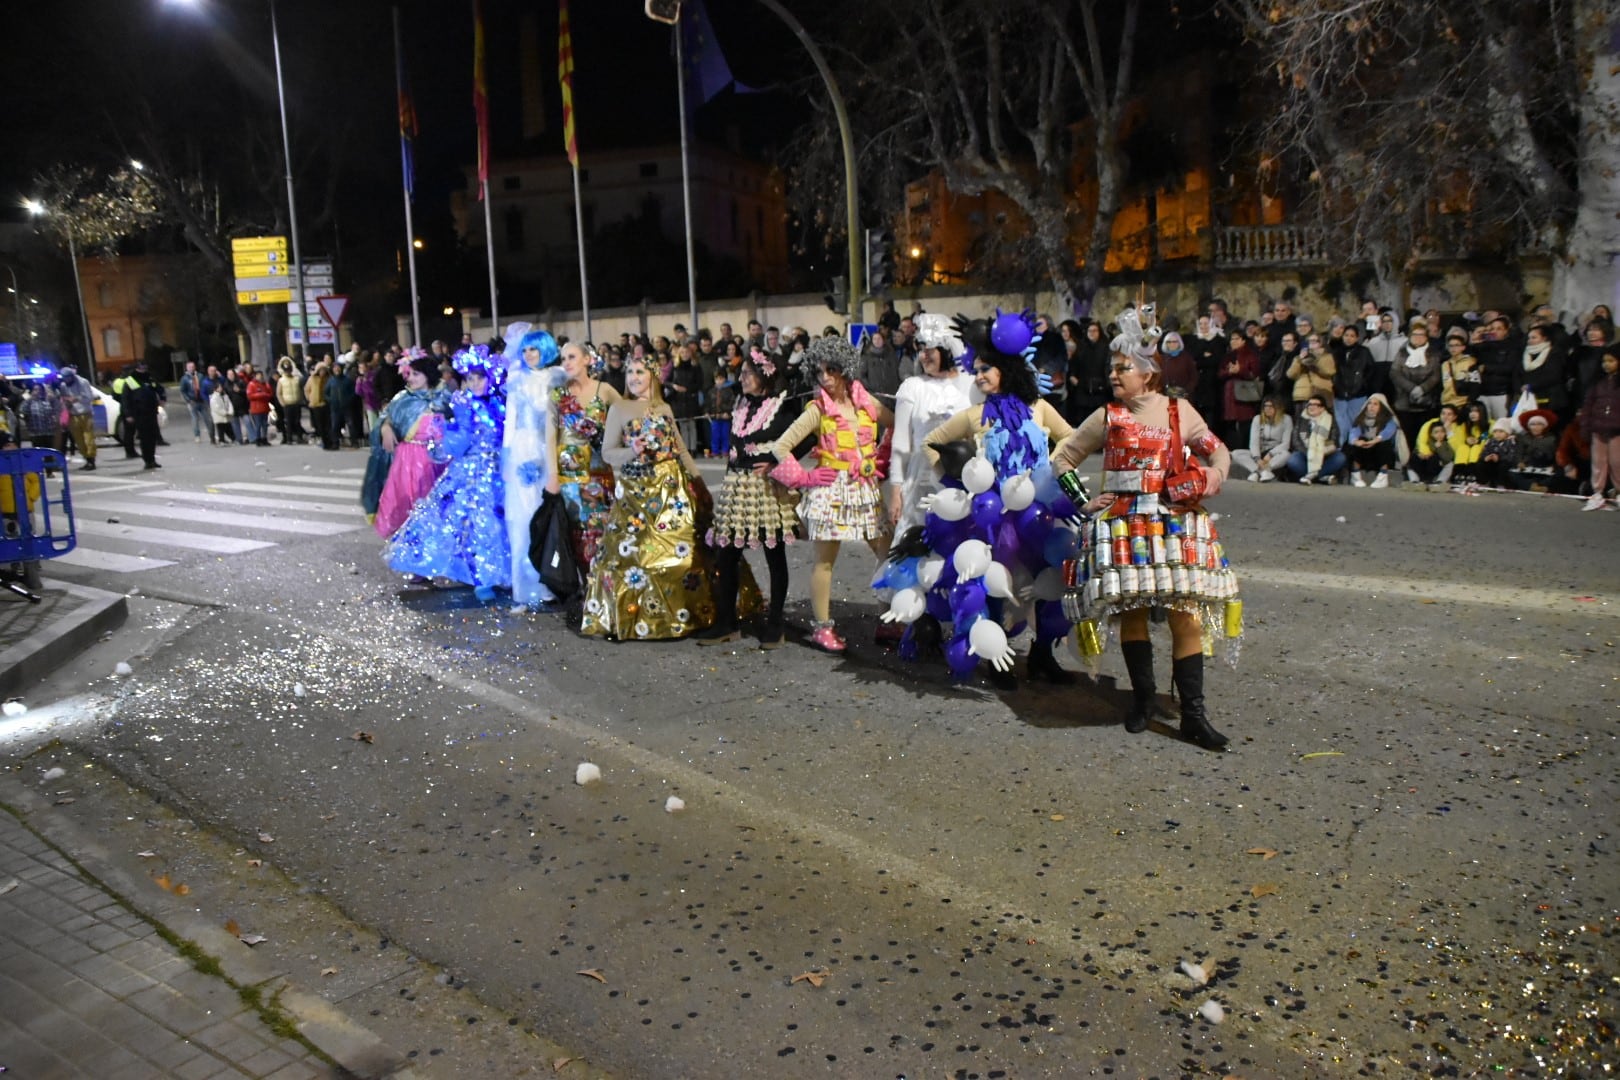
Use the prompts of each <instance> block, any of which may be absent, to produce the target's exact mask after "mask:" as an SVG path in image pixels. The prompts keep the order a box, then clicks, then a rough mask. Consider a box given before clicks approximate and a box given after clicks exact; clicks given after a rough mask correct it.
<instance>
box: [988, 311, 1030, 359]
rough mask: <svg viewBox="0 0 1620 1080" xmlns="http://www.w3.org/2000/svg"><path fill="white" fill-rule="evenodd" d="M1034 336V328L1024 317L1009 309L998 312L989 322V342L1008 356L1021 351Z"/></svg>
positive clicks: (1015, 354)
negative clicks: (993, 319)
mask: <svg viewBox="0 0 1620 1080" xmlns="http://www.w3.org/2000/svg"><path fill="white" fill-rule="evenodd" d="M1034 336H1035V330H1034V328H1033V327H1031V326H1030V325H1029V323H1027V322H1025V321H1024V317H1023V316H1022V315H1019V314H1016V313H1014V312H1011V311H1007V312H1000V313H998V314H997V315H996V319H995V321H994V322H992V323H991V324H990V344H992V345H994V346H995V347H996V348H997V349H998V350H999V351H1001V352H1003V353H1005V354H1006V355H1008V356H1017V355H1018V354H1019V353H1021V352H1023V351H1024V350H1025V349H1026V348H1028V347H1029V342H1030V339H1031V338H1033V337H1034Z"/></svg>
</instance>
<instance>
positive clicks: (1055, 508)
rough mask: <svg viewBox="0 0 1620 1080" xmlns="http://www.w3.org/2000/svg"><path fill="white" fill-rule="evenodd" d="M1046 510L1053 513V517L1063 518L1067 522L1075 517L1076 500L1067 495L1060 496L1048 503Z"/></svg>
mask: <svg viewBox="0 0 1620 1080" xmlns="http://www.w3.org/2000/svg"><path fill="white" fill-rule="evenodd" d="M1046 508H1047V509H1048V510H1050V511H1052V516H1053V517H1055V518H1062V519H1064V520H1065V521H1067V520H1068V519H1069V518H1072V517H1074V512H1075V509H1076V507H1075V505H1074V500H1073V499H1071V498H1069V497H1068V496H1067V495H1059V496H1058V497H1057V498H1055V499H1053V500H1052V501H1051V502H1049V503H1047V504H1046Z"/></svg>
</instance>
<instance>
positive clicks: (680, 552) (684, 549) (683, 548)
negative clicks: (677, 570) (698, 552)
mask: <svg viewBox="0 0 1620 1080" xmlns="http://www.w3.org/2000/svg"><path fill="white" fill-rule="evenodd" d="M690 554H692V545H691V544H688V543H687V542H686V541H685V540H681V541H679V542H677V543H676V545H675V557H676V558H677V559H684V558H686V557H687V556H688V555H690Z"/></svg>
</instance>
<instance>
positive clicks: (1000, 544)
mask: <svg viewBox="0 0 1620 1080" xmlns="http://www.w3.org/2000/svg"><path fill="white" fill-rule="evenodd" d="M990 553H991V555H992V556H993V557H994V558H995V560H996V562H998V563H1000V564H1001V565H1002V566H1005V567H1007V568H1008V569H1009V570H1010V569H1012V568H1013V567H1015V566H1017V565H1018V564H1019V563H1021V562H1023V561H1024V542H1023V540H1022V539H1021V538H1020V537H1019V535H1018V525H1017V522H1016V521H1014V520H1012V519H1008V520H1006V521H1003V522H1002V523H1001V526H1000V527H999V528H998V529H996V538H995V540H994V541H993V542H992V543H991V545H990Z"/></svg>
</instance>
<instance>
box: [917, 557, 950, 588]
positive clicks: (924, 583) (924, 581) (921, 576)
mask: <svg viewBox="0 0 1620 1080" xmlns="http://www.w3.org/2000/svg"><path fill="white" fill-rule="evenodd" d="M944 572H945V559H944V558H943V557H942V556H939V555H930V556H928V557H927V558H926V559H924V560H923V561H922V562H920V563H918V564H917V587H918V588H919V589H932V588H933V587H934V586H935V585H936V584H937V583H938V582H939V575H940V574H942V573H944Z"/></svg>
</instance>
